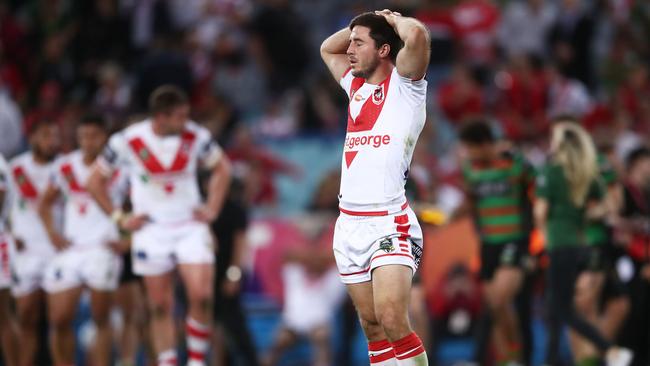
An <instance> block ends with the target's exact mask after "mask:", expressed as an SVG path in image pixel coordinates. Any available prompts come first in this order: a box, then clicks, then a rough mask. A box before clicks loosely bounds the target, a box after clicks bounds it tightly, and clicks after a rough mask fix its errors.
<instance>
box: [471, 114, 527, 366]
mask: <svg viewBox="0 0 650 366" xmlns="http://www.w3.org/2000/svg"><path fill="white" fill-rule="evenodd" d="M460 140H461V142H462V144H463V147H464V148H465V150H466V152H467V155H468V156H467V159H466V160H465V161H464V162H463V164H462V173H463V178H464V183H465V202H464V205H463V207H464V208H466V209H469V210H470V211H471V212H472V214H473V216H474V220H475V226H476V230H477V232H478V234H479V237H480V242H481V248H480V251H481V270H480V277H481V280H482V281H483V288H484V291H485V294H484V298H485V299H486V303H487V308H488V309H489V310H490V311H489V313H486V314H484V317H483V321H482V322H481V325H480V328H481V329H479V332H478V333H479V336H478V339H477V344H478V346H477V354H476V357H475V358H476V360H475V361H476V362H478V363H480V364H483V361H484V356H485V355H484V353H485V348H486V345H487V340H488V339H489V338H490V336H491V335H492V334H493V335H494V337H493V338H492V339H493V341H494V347H495V351H496V359H497V363H503V364H507V363H510V362H521V361H523V360H522V359H521V355H520V354H519V352H520V351H519V350H520V348H521V334H520V333H521V332H520V331H519V324H518V323H519V321H518V319H517V314H516V313H515V309H514V305H513V301H514V299H515V297H516V296H517V293H518V292H519V290H520V287H521V285H522V282H523V280H524V271H523V269H522V264H523V262H522V259H523V258H524V256H525V255H526V253H527V248H528V239H529V235H530V229H531V220H530V216H531V215H530V212H531V209H530V206H531V205H530V199H529V196H528V193H529V188H531V187H532V185H533V182H534V172H533V169H532V167H530V165H529V164H527V162H526V161H525V159H524V158H523V157H522V156H520V155H517V154H512V153H506V152H502V151H500V149H499V148H498V144H497V141H496V139H495V136H494V134H493V132H492V130H491V128H490V126H489V125H488V124H487V123H485V122H483V121H475V122H471V123H468V124H467V125H465V126H464V127H463V128H462V130H461V132H460ZM488 320H491V321H488ZM491 325H492V326H491Z"/></svg>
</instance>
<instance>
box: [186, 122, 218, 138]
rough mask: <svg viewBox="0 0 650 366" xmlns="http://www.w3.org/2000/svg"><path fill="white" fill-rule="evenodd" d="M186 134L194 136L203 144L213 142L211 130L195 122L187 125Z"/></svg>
mask: <svg viewBox="0 0 650 366" xmlns="http://www.w3.org/2000/svg"><path fill="white" fill-rule="evenodd" d="M185 133H186V134H191V135H193V136H194V137H195V138H196V139H197V140H198V141H202V142H203V143H206V142H208V141H211V140H212V133H211V132H210V130H208V129H207V128H206V127H204V126H202V125H200V124H198V123H196V122H194V121H188V122H187V124H186V125H185Z"/></svg>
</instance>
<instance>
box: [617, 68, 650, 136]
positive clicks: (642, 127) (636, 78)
mask: <svg viewBox="0 0 650 366" xmlns="http://www.w3.org/2000/svg"><path fill="white" fill-rule="evenodd" d="M649 96H650V74H649V72H648V66H647V65H643V64H640V63H639V64H636V65H635V66H634V67H633V68H632V69H631V70H630V73H629V74H628V77H627V80H626V81H625V84H623V85H622V86H621V87H620V88H619V90H618V93H617V95H616V98H617V99H618V103H620V104H621V106H622V107H623V108H625V111H626V112H627V113H628V115H629V116H630V118H631V119H632V123H633V125H632V128H633V129H635V130H637V131H643V132H646V133H647V132H650V98H648V97H649Z"/></svg>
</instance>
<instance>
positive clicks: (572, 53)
mask: <svg viewBox="0 0 650 366" xmlns="http://www.w3.org/2000/svg"><path fill="white" fill-rule="evenodd" d="M560 3H561V6H560V10H559V15H558V17H557V18H556V20H555V24H554V25H553V27H552V28H551V30H550V34H549V43H550V47H551V52H552V56H553V58H554V60H555V61H556V62H557V63H558V67H559V69H560V70H561V71H562V72H563V73H565V75H567V77H569V78H573V79H577V80H580V81H581V82H582V83H583V84H584V85H586V86H587V87H589V88H593V87H594V81H595V80H594V74H593V64H592V58H591V56H592V54H591V50H592V40H593V36H594V21H593V19H592V17H591V16H590V14H588V12H587V9H586V4H584V3H583V2H581V1H580V0H561V2H560Z"/></svg>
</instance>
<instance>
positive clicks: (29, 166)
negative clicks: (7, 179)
mask: <svg viewBox="0 0 650 366" xmlns="http://www.w3.org/2000/svg"><path fill="white" fill-rule="evenodd" d="M53 169H54V163H47V164H39V163H36V162H35V161H34V156H33V155H32V153H31V152H26V153H23V154H21V155H18V156H16V157H15V158H13V159H12V160H11V161H10V163H9V171H10V173H11V176H12V179H11V191H12V197H13V199H12V200H11V210H10V219H11V230H12V233H13V234H14V237H15V238H16V239H19V240H21V241H22V242H23V244H24V245H25V251H26V252H29V253H32V254H38V255H46V256H47V255H53V254H54V251H55V249H54V246H53V245H52V244H51V242H50V239H49V237H48V235H47V232H46V231H45V226H44V225H43V222H42V221H41V218H40V216H39V215H38V204H39V201H40V199H41V197H42V195H43V193H44V192H45V190H46V188H47V186H48V184H49V182H50V180H51V178H52V173H53ZM53 211H54V212H53V218H54V222H55V223H58V222H60V221H59V220H60V207H59V206H58V205H57V206H55V207H54V208H53Z"/></svg>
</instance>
